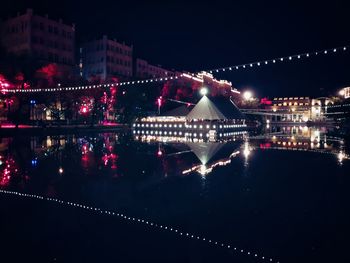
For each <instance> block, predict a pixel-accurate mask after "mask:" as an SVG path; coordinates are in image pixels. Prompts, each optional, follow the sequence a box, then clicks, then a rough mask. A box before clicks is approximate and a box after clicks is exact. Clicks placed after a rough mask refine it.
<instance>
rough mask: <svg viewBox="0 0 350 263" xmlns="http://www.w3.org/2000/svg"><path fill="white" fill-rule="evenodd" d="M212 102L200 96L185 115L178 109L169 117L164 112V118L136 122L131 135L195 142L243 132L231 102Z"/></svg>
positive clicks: (242, 119) (241, 120) (240, 120)
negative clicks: (189, 138) (190, 139)
mask: <svg viewBox="0 0 350 263" xmlns="http://www.w3.org/2000/svg"><path fill="white" fill-rule="evenodd" d="M219 100H220V101H219ZM213 101H214V102H213ZM213 101H212V100H210V99H209V98H208V97H207V96H205V95H204V96H203V97H202V99H201V100H200V101H199V102H198V103H197V104H196V105H195V106H194V107H193V109H192V110H190V111H189V112H188V113H187V112H186V111H185V110H184V109H183V107H184V106H181V107H179V108H178V110H173V111H171V116H170V115H169V114H167V113H165V114H164V115H165V116H149V117H145V118H141V119H138V120H136V122H135V123H134V124H133V133H134V134H135V135H141V136H142V135H154V136H171V137H172V136H174V137H182V136H185V137H191V138H194V139H199V140H201V139H203V140H216V138H224V137H228V136H232V135H234V133H235V132H237V131H240V130H245V129H247V125H246V123H245V119H244V116H243V115H242V114H241V112H240V111H239V109H238V108H237V107H236V106H235V105H234V104H233V103H232V101H230V100H228V99H213ZM186 113H187V114H186Z"/></svg>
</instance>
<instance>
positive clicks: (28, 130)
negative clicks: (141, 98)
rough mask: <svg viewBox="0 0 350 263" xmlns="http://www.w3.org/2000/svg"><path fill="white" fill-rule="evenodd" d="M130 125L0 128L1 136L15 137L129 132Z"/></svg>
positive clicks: (20, 126)
mask: <svg viewBox="0 0 350 263" xmlns="http://www.w3.org/2000/svg"><path fill="white" fill-rule="evenodd" d="M129 128H130V127H129V124H116V125H107V126H106V125H94V126H90V125H61V126H51V127H50V126H48V127H45V128H43V127H39V126H24V125H19V127H17V128H16V127H15V126H13V127H12V126H11V127H6V128H4V127H0V136H1V137H3V136H8V135H11V136H14V135H47V134H50V135H51V134H70V133H82V132H115V131H125V130H128V129H129Z"/></svg>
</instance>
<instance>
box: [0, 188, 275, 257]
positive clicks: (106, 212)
mask: <svg viewBox="0 0 350 263" xmlns="http://www.w3.org/2000/svg"><path fill="white" fill-rule="evenodd" d="M0 193H3V194H7V195H17V196H21V197H25V198H35V199H39V200H45V201H50V202H55V203H57V204H60V205H69V206H73V207H76V208H81V209H86V210H89V211H93V212H96V213H99V214H104V215H109V216H116V217H118V218H120V219H122V220H127V221H130V222H134V223H138V224H144V225H146V226H149V227H152V228H156V229H158V230H162V231H167V232H168V231H169V232H172V233H175V234H177V235H179V236H182V237H186V238H189V239H193V240H199V241H203V242H205V243H207V244H209V245H212V246H216V247H222V248H227V249H230V250H233V251H235V252H237V253H241V254H243V255H246V256H251V257H254V258H260V259H262V260H265V261H267V262H276V263H279V261H274V260H273V259H272V258H267V257H265V256H262V255H258V254H257V253H253V252H251V251H246V250H244V249H239V248H237V247H233V246H231V245H229V244H225V243H222V242H218V241H215V240H212V239H208V238H205V237H202V236H198V235H196V234H193V233H189V232H185V231H182V230H180V229H177V228H174V227H171V226H166V225H162V224H157V223H154V222H151V221H148V220H146V219H141V218H135V217H130V216H127V215H124V214H122V213H118V212H114V211H110V210H103V209H101V208H98V207H92V206H86V205H83V204H79V203H74V202H68V201H63V200H60V199H56V198H50V197H43V196H40V195H34V194H25V193H20V192H14V191H7V190H1V189H0Z"/></svg>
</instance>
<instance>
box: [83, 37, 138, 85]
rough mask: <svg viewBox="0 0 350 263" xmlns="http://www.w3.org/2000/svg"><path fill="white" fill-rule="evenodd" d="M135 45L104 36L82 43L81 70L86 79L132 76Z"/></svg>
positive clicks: (126, 77)
mask: <svg viewBox="0 0 350 263" xmlns="http://www.w3.org/2000/svg"><path fill="white" fill-rule="evenodd" d="M132 57H133V47H132V46H128V45H126V44H125V43H119V42H117V41H116V40H111V39H108V37H107V36H105V35H104V36H103V37H102V38H101V39H98V40H93V41H90V42H87V43H85V44H83V45H82V47H81V48H80V65H79V66H80V70H81V71H80V72H81V75H82V76H83V77H84V78H85V79H91V78H93V77H97V78H100V79H101V80H102V81H105V80H108V79H110V78H112V77H118V78H122V79H128V78H131V77H132V68H133V63H132Z"/></svg>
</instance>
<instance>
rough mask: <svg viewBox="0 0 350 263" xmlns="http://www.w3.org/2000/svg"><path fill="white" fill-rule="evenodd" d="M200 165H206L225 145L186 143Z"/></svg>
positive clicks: (217, 143) (216, 143)
mask: <svg viewBox="0 0 350 263" xmlns="http://www.w3.org/2000/svg"><path fill="white" fill-rule="evenodd" d="M186 144H187V145H188V146H189V147H190V148H191V150H192V152H193V153H194V154H195V155H196V156H197V158H198V159H199V160H200V161H201V163H202V164H207V163H208V162H209V161H210V159H211V158H213V156H214V155H215V154H216V153H217V152H218V151H219V150H220V149H221V148H222V147H223V146H224V145H225V144H223V143H219V142H203V143H199V142H186Z"/></svg>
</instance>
